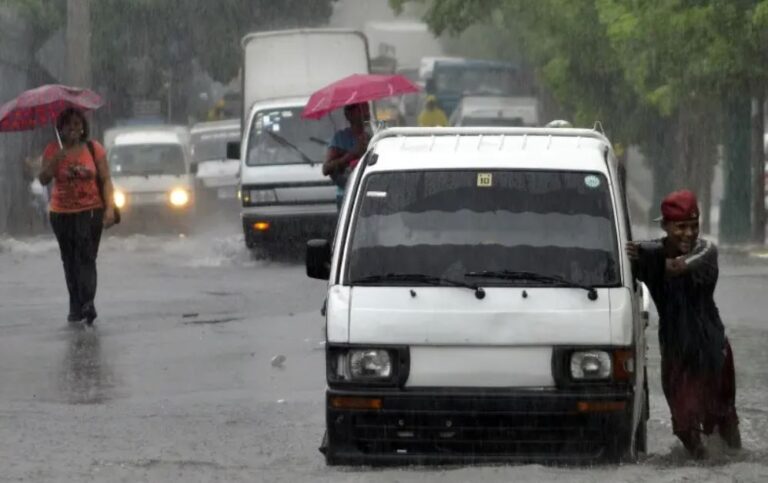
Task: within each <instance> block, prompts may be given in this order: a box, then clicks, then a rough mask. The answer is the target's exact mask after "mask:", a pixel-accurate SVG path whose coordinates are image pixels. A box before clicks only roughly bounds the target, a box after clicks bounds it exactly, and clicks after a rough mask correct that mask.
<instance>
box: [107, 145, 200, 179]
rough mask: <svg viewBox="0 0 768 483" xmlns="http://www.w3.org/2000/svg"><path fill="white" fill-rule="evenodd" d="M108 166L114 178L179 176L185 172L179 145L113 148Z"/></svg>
mask: <svg viewBox="0 0 768 483" xmlns="http://www.w3.org/2000/svg"><path fill="white" fill-rule="evenodd" d="M109 166H110V168H111V170H112V174H113V175H115V176H151V175H172V176H179V175H183V174H186V172H187V169H186V166H185V164H184V152H183V150H182V148H181V145H179V144H131V145H123V146H113V147H112V149H110V150H109Z"/></svg>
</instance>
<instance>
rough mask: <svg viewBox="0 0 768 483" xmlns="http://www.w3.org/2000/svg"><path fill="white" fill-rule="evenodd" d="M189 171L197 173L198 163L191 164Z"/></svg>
mask: <svg viewBox="0 0 768 483" xmlns="http://www.w3.org/2000/svg"><path fill="white" fill-rule="evenodd" d="M189 172H190V173H191V174H197V163H192V164H190V165H189Z"/></svg>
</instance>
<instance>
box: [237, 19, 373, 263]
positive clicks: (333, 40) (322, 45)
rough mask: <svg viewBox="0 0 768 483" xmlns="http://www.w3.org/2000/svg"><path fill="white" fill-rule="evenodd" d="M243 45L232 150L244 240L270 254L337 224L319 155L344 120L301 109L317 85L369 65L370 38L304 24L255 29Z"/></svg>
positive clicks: (258, 251)
mask: <svg viewBox="0 0 768 483" xmlns="http://www.w3.org/2000/svg"><path fill="white" fill-rule="evenodd" d="M242 46H243V76H242V79H243V87H242V92H243V123H242V125H243V131H242V136H243V137H242V140H241V142H240V143H238V144H236V143H231V144H230V145H229V146H228V156H229V157H230V158H233V157H237V158H238V159H239V160H240V173H241V179H240V193H241V203H242V208H241V218H242V225H243V233H244V238H245V244H246V246H247V247H248V248H250V249H252V250H254V251H255V252H256V254H257V256H261V257H269V256H270V255H271V254H272V253H273V251H274V250H276V249H278V248H281V247H283V246H284V245H287V244H293V242H298V244H299V246H301V245H302V244H303V243H305V242H306V240H308V239H310V238H312V237H313V236H328V235H329V234H330V233H332V232H333V230H334V227H335V225H336V215H337V208H336V186H335V185H334V184H333V182H332V181H331V180H330V178H327V177H325V176H323V174H322V163H323V162H324V161H325V155H326V154H325V153H326V146H327V144H328V143H329V142H330V140H331V138H332V137H333V134H334V133H335V132H336V131H337V130H339V129H342V128H345V127H346V120H345V119H343V116H342V115H341V113H337V114H335V115H332V116H328V117H326V118H323V119H321V120H317V121H315V120H305V119H302V117H301V112H302V110H303V108H304V106H305V105H306V103H307V101H308V100H309V97H310V95H311V94H312V93H314V92H315V91H317V90H318V89H320V88H322V87H324V86H326V85H328V84H330V83H331V82H334V81H337V80H339V79H341V78H343V77H346V76H348V75H351V74H360V73H368V72H370V66H369V56H368V44H367V41H366V38H365V36H364V35H363V34H361V33H360V32H356V31H353V30H346V29H299V30H281V31H271V32H259V33H254V34H250V35H247V36H246V37H245V38H244V39H243V42H242Z"/></svg>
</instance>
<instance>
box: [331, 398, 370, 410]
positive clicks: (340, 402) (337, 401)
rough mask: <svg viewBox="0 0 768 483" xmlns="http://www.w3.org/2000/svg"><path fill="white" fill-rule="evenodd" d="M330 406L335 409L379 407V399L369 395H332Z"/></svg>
mask: <svg viewBox="0 0 768 483" xmlns="http://www.w3.org/2000/svg"><path fill="white" fill-rule="evenodd" d="M331 406H332V407H333V408H335V409H381V407H382V403H381V399H378V398H370V397H345V396H334V397H332V398H331Z"/></svg>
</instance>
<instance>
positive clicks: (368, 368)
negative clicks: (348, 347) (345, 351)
mask: <svg viewBox="0 0 768 483" xmlns="http://www.w3.org/2000/svg"><path fill="white" fill-rule="evenodd" d="M349 374H350V375H351V376H352V379H389V377H390V376H391V375H392V357H390V355H389V352H388V351H386V350H382V349H364V350H353V351H349Z"/></svg>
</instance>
